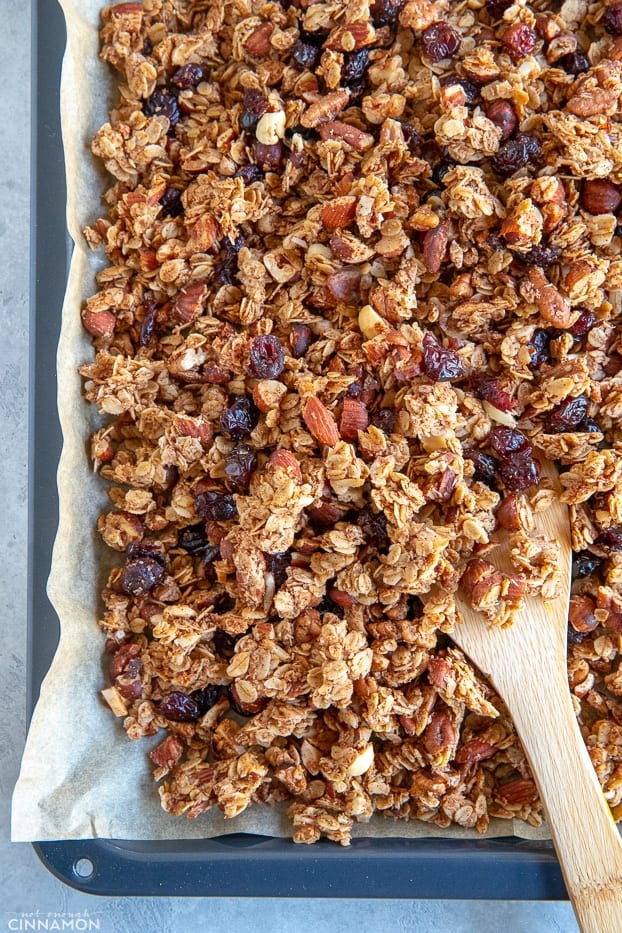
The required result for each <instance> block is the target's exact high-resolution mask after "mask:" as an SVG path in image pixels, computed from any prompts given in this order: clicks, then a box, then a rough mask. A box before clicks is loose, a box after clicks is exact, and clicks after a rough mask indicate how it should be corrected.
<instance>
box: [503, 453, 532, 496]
mask: <svg viewBox="0 0 622 933" xmlns="http://www.w3.org/2000/svg"><path fill="white" fill-rule="evenodd" d="M499 478H500V480H501V482H502V483H503V485H504V486H505V488H506V489H507V490H508V491H509V492H520V491H521V490H522V489H528V488H529V487H530V486H533V485H535V483H537V482H538V480H539V479H540V467H539V465H538V463H537V461H536V460H534V458H533V457H532V456H531V453H528V452H526V453H518V454H513V455H512V456H511V457H510V458H509V459H506V460H501V462H500V464H499Z"/></svg>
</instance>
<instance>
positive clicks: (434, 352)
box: [423, 334, 464, 382]
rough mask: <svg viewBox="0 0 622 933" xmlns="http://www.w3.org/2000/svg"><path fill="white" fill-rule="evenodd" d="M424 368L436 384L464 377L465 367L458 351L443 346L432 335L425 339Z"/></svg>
mask: <svg viewBox="0 0 622 933" xmlns="http://www.w3.org/2000/svg"><path fill="white" fill-rule="evenodd" d="M423 367H424V369H425V372H426V375H427V376H429V377H430V379H432V380H433V381H434V382H448V381H449V380H450V379H462V377H463V376H464V365H463V363H462V360H461V359H460V357H459V356H458V354H457V353H456V351H455V350H450V349H448V348H447V347H443V346H441V344H440V343H438V341H437V340H436V338H435V337H434V336H433V335H432V334H426V335H425V336H424V338H423Z"/></svg>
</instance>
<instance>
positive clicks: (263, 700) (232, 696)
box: [228, 684, 268, 716]
mask: <svg viewBox="0 0 622 933" xmlns="http://www.w3.org/2000/svg"><path fill="white" fill-rule="evenodd" d="M228 692H229V702H230V703H231V708H232V709H233V710H235V712H236V713H237V714H238V715H239V716H254V715H255V713H260V712H261V711H262V709H265V708H266V706H267V705H268V699H267V697H261V696H258V697H257V699H256V700H253V701H252V702H251V703H249V702H248V701H245V700H242V699H241V698H240V694H239V693H238V691H237V690H236V687H235V684H230V685H229V688H228Z"/></svg>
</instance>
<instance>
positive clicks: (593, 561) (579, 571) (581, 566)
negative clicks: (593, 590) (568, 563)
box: [572, 551, 603, 580]
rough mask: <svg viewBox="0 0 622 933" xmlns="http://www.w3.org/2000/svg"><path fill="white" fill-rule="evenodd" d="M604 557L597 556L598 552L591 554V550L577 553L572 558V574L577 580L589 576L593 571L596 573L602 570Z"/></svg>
mask: <svg viewBox="0 0 622 933" xmlns="http://www.w3.org/2000/svg"><path fill="white" fill-rule="evenodd" d="M602 562H603V560H602V557H597V556H596V554H590V552H589V551H583V552H582V553H581V554H576V555H574V556H573V559H572V576H573V578H574V579H575V580H581V579H583V577H589V576H591V575H592V574H593V573H596V572H597V571H598V570H600V567H601V565H602Z"/></svg>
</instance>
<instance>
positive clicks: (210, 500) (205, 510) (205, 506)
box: [194, 491, 238, 522]
mask: <svg viewBox="0 0 622 933" xmlns="http://www.w3.org/2000/svg"><path fill="white" fill-rule="evenodd" d="M194 506H195V509H196V510H197V514H198V515H199V516H200V517H201V518H202V519H203V520H204V521H206V522H226V521H229V519H231V518H235V516H236V515H237V514H238V508H237V506H236V504H235V499H234V498H233V496H232V495H229V493H224V492H215V491H210V492H201V493H199V495H198V496H197V497H196V498H195V500H194Z"/></svg>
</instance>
